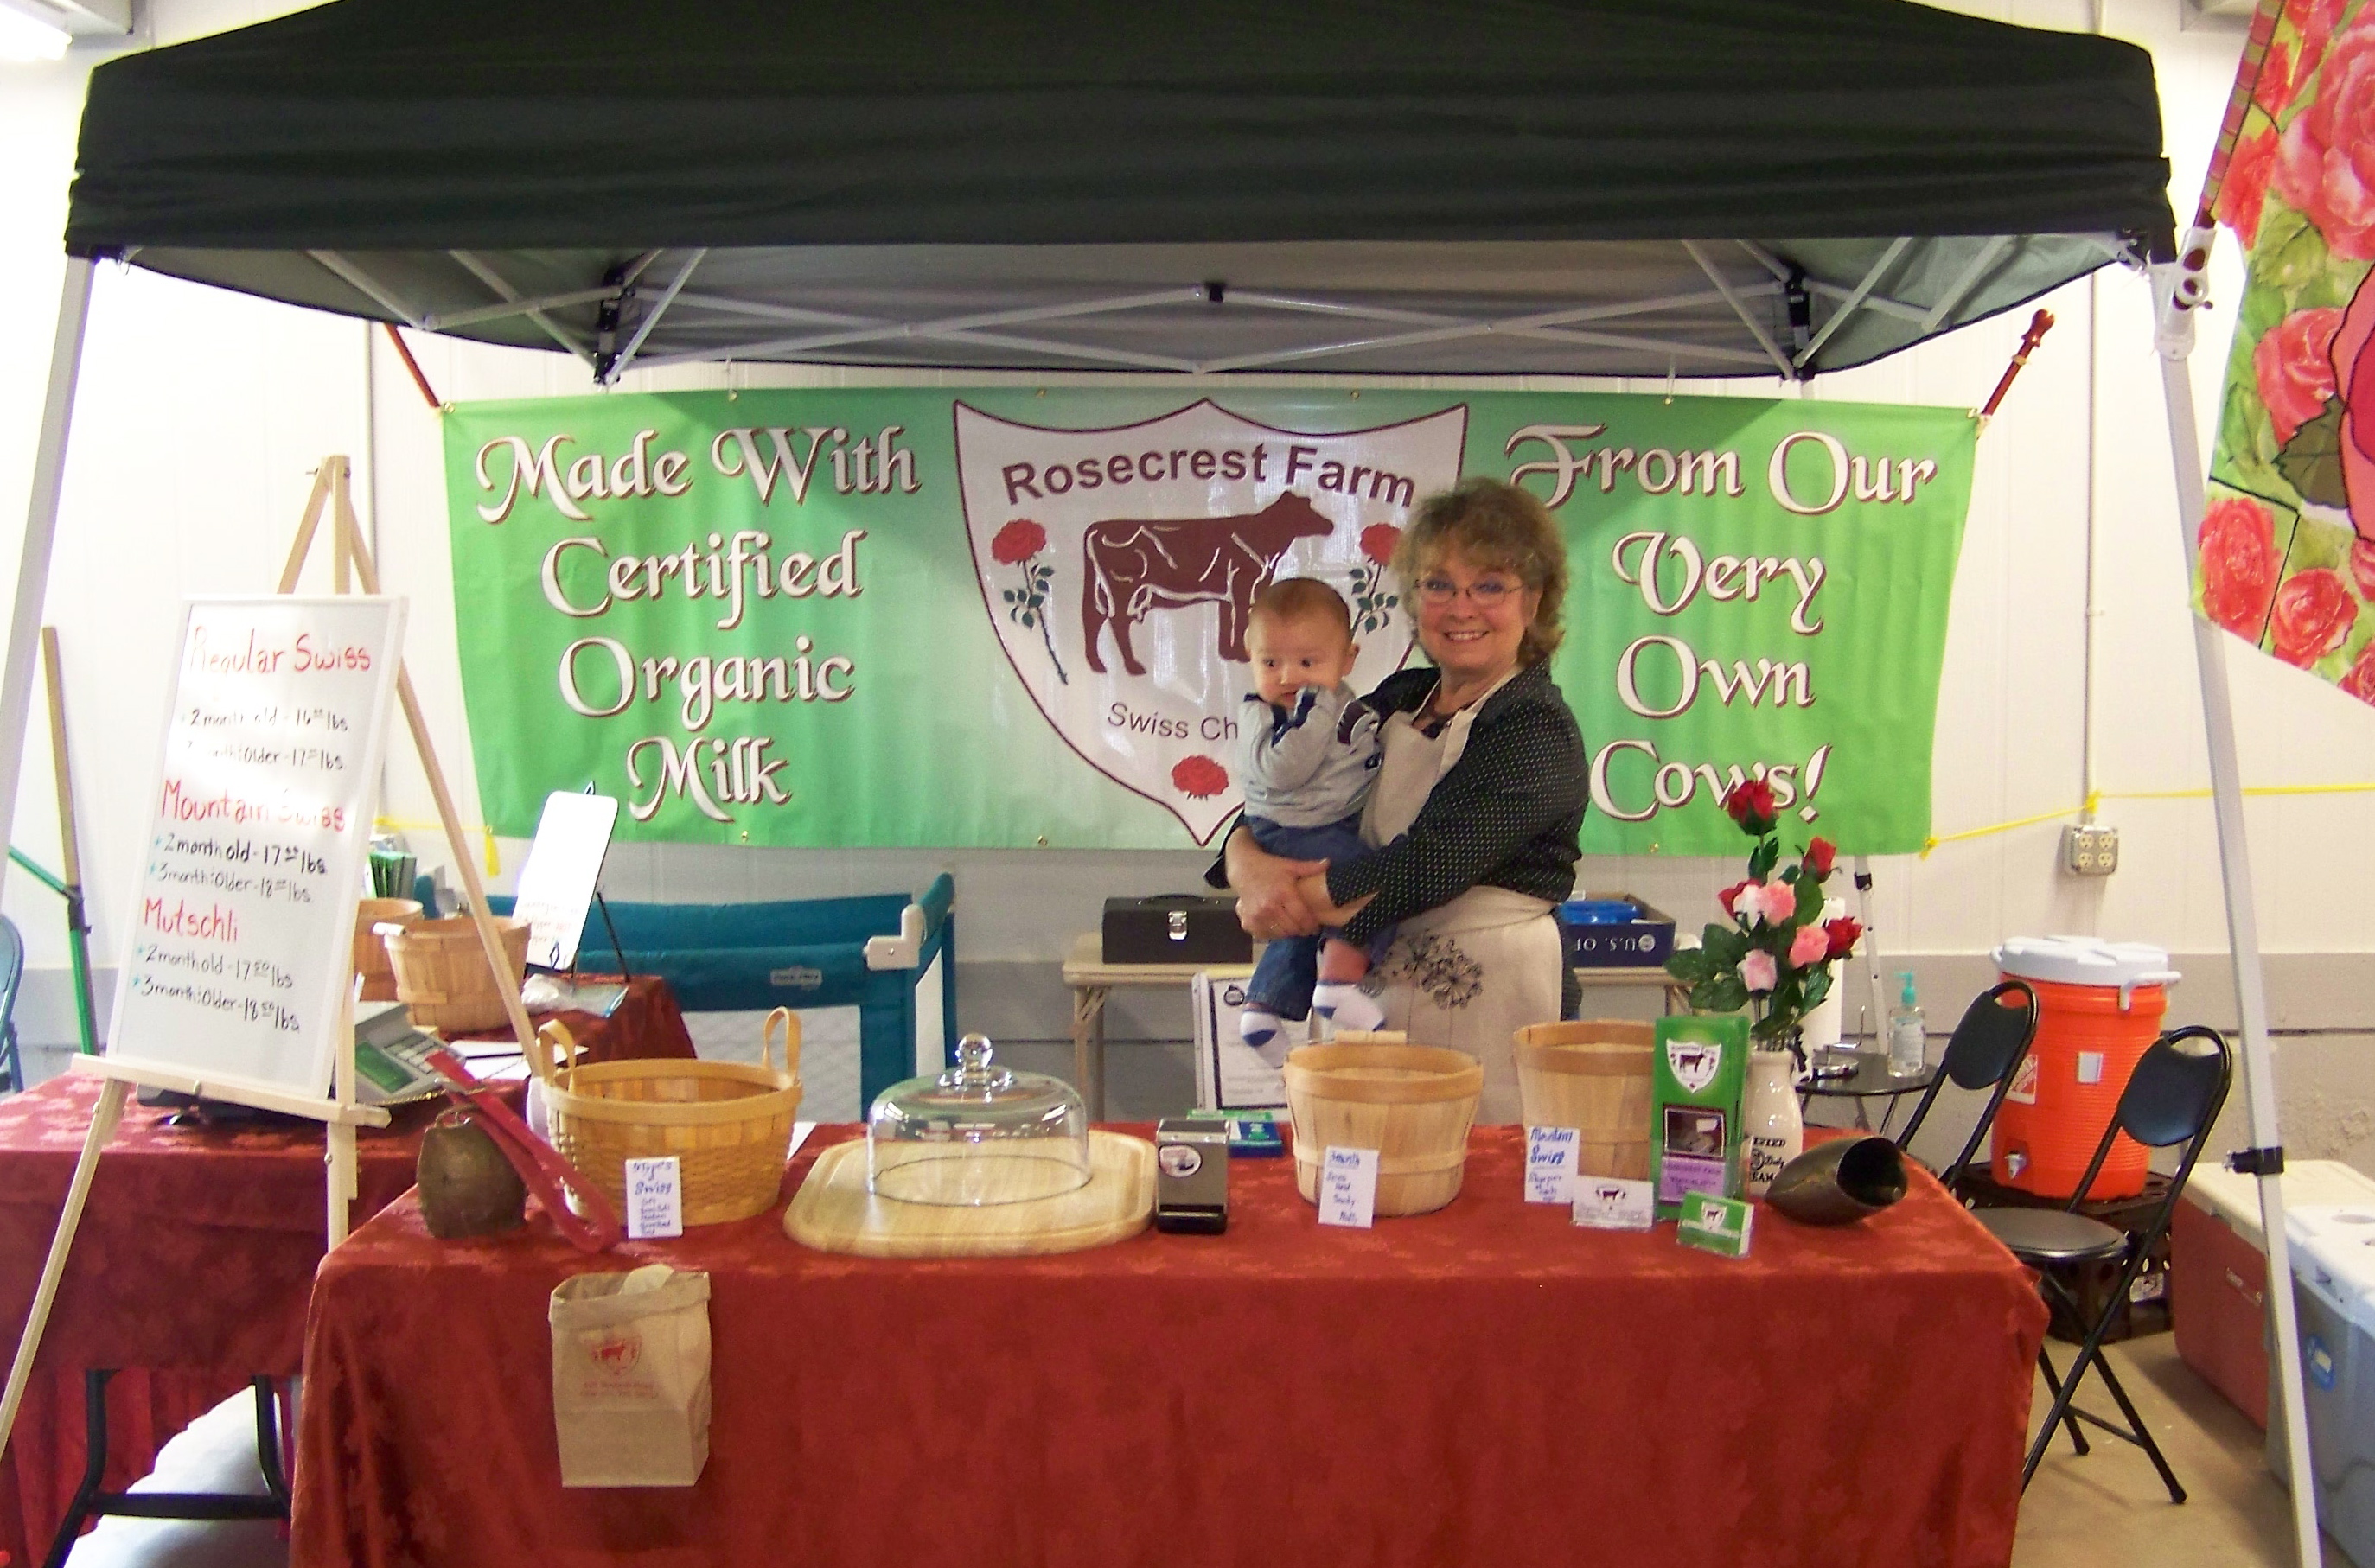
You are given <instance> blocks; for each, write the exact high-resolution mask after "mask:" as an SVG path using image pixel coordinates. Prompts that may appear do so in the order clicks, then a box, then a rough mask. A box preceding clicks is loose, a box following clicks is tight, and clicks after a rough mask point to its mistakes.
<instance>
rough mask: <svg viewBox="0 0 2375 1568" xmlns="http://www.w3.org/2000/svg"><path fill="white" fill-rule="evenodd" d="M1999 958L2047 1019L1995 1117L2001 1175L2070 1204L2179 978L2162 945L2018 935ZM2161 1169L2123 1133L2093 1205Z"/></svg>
mask: <svg viewBox="0 0 2375 1568" xmlns="http://www.w3.org/2000/svg"><path fill="white" fill-rule="evenodd" d="M1995 961H1996V968H1997V969H1998V970H2000V971H2001V972H2002V973H2003V976H2004V978H2005V979H2007V980H2026V982H2028V984H2030V985H2031V986H2033V987H2035V988H2036V991H2037V1006H2038V1015H2037V1043H2035V1044H2034V1045H2032V1046H2031V1047H2030V1048H2029V1053H2028V1057H2027V1059H2026V1061H2024V1062H2023V1063H2022V1064H2021V1067H2020V1071H2019V1073H2018V1074H2017V1075H2016V1076H2015V1078H2014V1079H2013V1083H2012V1088H2011V1090H2010V1091H2007V1092H2006V1093H2005V1095H2004V1098H2003V1106H2002V1107H2001V1108H1999V1109H1998V1110H1997V1112H1996V1120H1995V1126H1994V1129H1993V1131H1992V1132H1991V1135H1990V1139H1989V1147H1990V1148H1991V1150H1992V1152H1993V1155H1994V1169H1993V1171H1992V1172H1991V1174H1992V1176H1993V1177H1994V1179H1995V1180H1996V1181H1997V1183H1999V1184H2000V1185H2004V1186H2010V1187H2019V1188H2021V1189H2023V1190H2024V1191H2026V1192H2032V1193H2035V1194H2037V1195H2038V1197H2069V1196H2070V1195H2071V1194H2072V1193H2074V1192H2076V1191H2077V1190H2078V1182H2079V1178H2081V1177H2083V1176H2084V1175H2086V1161H2089V1160H2091V1159H2093V1158H2094V1156H2095V1146H2096V1144H2097V1143H2099V1142H2100V1141H2102V1137H2103V1129H2104V1128H2105V1127H2107V1126H2110V1123H2111V1114H2112V1112H2113V1111H2114V1110H2115V1109H2117V1107H2118V1105H2119V1102H2120V1094H2121V1091H2124V1090H2125V1089H2126V1088H2127V1087H2128V1075H2129V1074H2131V1073H2133V1072H2134V1071H2135V1067H2136V1063H2137V1062H2138V1061H2139V1060H2141V1059H2142V1058H2143V1056H2144V1054H2145V1050H2146V1049H2147V1048H2148V1047H2149V1046H2150V1045H2151V1044H2152V1043H2153V1041H2154V1040H2155V1039H2156V1038H2157V1037H2158V1036H2159V1034H2160V1030H2161V1019H2162V1016H2163V1015H2164V1014H2166V1013H2167V1012H2168V986H2170V985H2173V984H2176V983H2177V980H2178V974H2177V972H2176V971H2175V970H2173V969H2171V968H2169V966H2168V953H2167V952H2166V951H2164V950H2163V949H2159V948H2152V947H2146V946H2145V945H2143V944H2142V943H2138V942H2103V941H2097V940H2096V939H2095V938H2094V937H2014V938H2013V939H2012V940H2010V941H2008V942H2006V943H2005V944H2004V945H2003V947H2000V948H1998V949H1996V951H1995ZM2150 1172H2151V1156H2150V1154H2149V1153H2148V1151H2147V1150H2146V1149H2145V1147H2144V1146H2143V1145H2142V1144H2140V1143H2138V1142H2136V1141H2135V1140H2134V1139H2133V1138H2130V1137H2128V1136H2127V1135H2126V1134H2125V1133H2121V1135H2120V1136H2119V1137H2118V1138H2115V1139H2113V1140H2112V1143H2111V1151H2110V1153H2109V1155H2107V1156H2106V1157H2105V1158H2104V1161H2103V1170H2102V1173H2101V1174H2099V1175H2097V1177H2096V1178H2095V1185H2094V1186H2093V1187H2092V1188H2091V1189H2090V1190H2089V1191H2088V1193H2087V1197H2088V1198H2089V1199H2090V1200H2091V1199H2094V1198H2107V1197H2135V1196H2136V1195H2137V1194H2139V1193H2141V1192H2143V1191H2144V1190H2145V1176H2146V1175H2148V1174H2149V1173H2150Z"/></svg>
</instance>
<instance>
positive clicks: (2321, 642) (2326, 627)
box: [2275, 570, 2358, 669]
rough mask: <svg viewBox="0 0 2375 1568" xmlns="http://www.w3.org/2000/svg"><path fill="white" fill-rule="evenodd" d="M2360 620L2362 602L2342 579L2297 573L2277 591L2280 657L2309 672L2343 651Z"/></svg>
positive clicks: (2328, 574) (2277, 648)
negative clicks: (2324, 659)
mask: <svg viewBox="0 0 2375 1568" xmlns="http://www.w3.org/2000/svg"><path fill="white" fill-rule="evenodd" d="M2357 619H2358V601H2357V599H2356V598H2354V597H2352V596H2351V593H2350V590H2349V588H2348V587H2346V586H2345V584H2344V583H2343V581H2342V579H2341V577H2340V576H2339V575H2337V574H2336V573H2334V572H2326V571H2322V570H2320V571H2314V572H2295V573H2294V574H2293V575H2292V576H2290V577H2288V578H2286V579H2285V585H2284V586H2283V587H2281V588H2279V589H2277V590H2276V619H2275V634H2276V635H2275V654H2276V657H2278V658H2280V659H2282V660H2284V661H2285V663H2286V664H2288V665H2298V666H2300V667H2301V668H2303V669H2307V668H2308V667H2309V666H2311V665H2313V664H2315V663H2317V661H2318V660H2320V659H2322V658H2323V657H2325V655H2326V654H2331V653H2332V652H2334V650H2335V649H2336V648H2339V647H2341V646H2342V640H2343V639H2344V638H2345V637H2347V636H2349V635H2350V627H2351V623H2352V622H2354V621H2356V620H2357Z"/></svg>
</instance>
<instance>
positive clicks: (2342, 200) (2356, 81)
mask: <svg viewBox="0 0 2375 1568" xmlns="http://www.w3.org/2000/svg"><path fill="white" fill-rule="evenodd" d="M2301 53H2302V62H2301V63H2302V65H2303V67H2304V68H2306V67H2307V66H2308V65H2309V64H2310V60H2309V51H2308V49H2307V48H2306V47H2304V48H2303V50H2302V52H2301ZM2275 187H2276V194H2277V195H2281V196H2283V197H2284V198H2285V200H2286V201H2287V202H2289V203H2291V204H2292V206H2293V207H2294V209H2295V210H2296V211H2298V212H2299V213H2300V214H2301V215H2302V216H2303V217H2305V218H2308V219H2309V220H2310V222H2311V223H2312V224H2314V225H2316V227H2317V231H2318V232H2319V233H2320V234H2322V235H2323V236H2324V237H2325V247H2326V249H2327V250H2328V251H2329V252H2331V253H2333V254H2334V255H2336V256H2339V257H2341V258H2342V259H2343V260H2345V261H2367V260H2369V259H2370V258H2375V29H2371V28H2368V27H2364V26H2362V27H2356V28H2353V29H2350V30H2349V31H2348V32H2345V33H2344V34H2343V35H2342V36H2341V37H2339V38H2337V39H2335V40H2334V42H2333V46H2332V48H2331V49H2330V50H2328V51H2327V52H2326V54H2325V58H2324V70H2323V73H2322V75H2321V76H2320V77H2318V83H2317V101H2316V102H2314V103H2312V104H2310V106H2309V108H2308V109H2307V110H2306V111H2305V112H2302V113H2301V114H2300V115H2298V117H2296V118H2295V119H2294V121H2293V123H2292V124H2289V125H2287V126H2286V127H2285V130H2284V136H2283V140H2282V141H2281V143H2280V144H2279V145H2278V147H2277V152H2276V171H2275Z"/></svg>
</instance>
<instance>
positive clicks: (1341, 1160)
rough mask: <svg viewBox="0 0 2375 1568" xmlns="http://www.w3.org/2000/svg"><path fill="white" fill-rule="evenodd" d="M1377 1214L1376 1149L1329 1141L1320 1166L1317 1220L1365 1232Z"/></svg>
mask: <svg viewBox="0 0 2375 1568" xmlns="http://www.w3.org/2000/svg"><path fill="white" fill-rule="evenodd" d="M1376 1219H1377V1150H1376V1149H1338V1148H1337V1147H1336V1146H1335V1145H1333V1144H1330V1145H1329V1148H1328V1152H1327V1155H1326V1157H1325V1158H1324V1159H1323V1160H1322V1161H1321V1163H1320V1166H1319V1222H1320V1223H1321V1224H1323V1225H1349V1226H1352V1227H1353V1229H1355V1230H1360V1231H1365V1230H1367V1229H1368V1228H1369V1227H1370V1225H1371V1224H1373V1223H1374V1222H1375V1220H1376Z"/></svg>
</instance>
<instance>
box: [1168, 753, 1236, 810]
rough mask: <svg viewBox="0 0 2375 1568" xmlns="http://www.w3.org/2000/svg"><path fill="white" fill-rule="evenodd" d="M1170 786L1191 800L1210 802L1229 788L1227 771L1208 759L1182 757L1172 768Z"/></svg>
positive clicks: (1202, 757)
mask: <svg viewBox="0 0 2375 1568" xmlns="http://www.w3.org/2000/svg"><path fill="white" fill-rule="evenodd" d="M1171 784H1172V787H1173V788H1175V789H1176V790H1178V792H1179V793H1180V794H1182V795H1184V796H1188V798H1190V799H1192V800H1210V799H1211V798H1212V797H1213V796H1216V795H1218V794H1220V793H1221V792H1222V791H1223V790H1225V789H1227V788H1228V787H1229V770H1228V769H1226V768H1223V766H1221V764H1219V763H1218V762H1215V761H1213V760H1211V758H1210V757H1204V756H1196V757H1182V758H1180V759H1179V760H1178V761H1177V762H1176V763H1175V764H1173V766H1172V769H1171Z"/></svg>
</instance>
